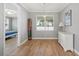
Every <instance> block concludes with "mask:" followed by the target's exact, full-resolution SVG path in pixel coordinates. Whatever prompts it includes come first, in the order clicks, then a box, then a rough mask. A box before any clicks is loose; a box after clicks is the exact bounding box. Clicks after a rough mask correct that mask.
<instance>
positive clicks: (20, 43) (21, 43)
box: [19, 39, 28, 46]
mask: <svg viewBox="0 0 79 59" xmlns="http://www.w3.org/2000/svg"><path fill="white" fill-rule="evenodd" d="M27 40H28V39H26V40H24V42H22V43H20V45H19V46H21V45H23V44H24V43H25V42H26V41H27Z"/></svg>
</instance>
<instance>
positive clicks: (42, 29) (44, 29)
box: [36, 15, 54, 31]
mask: <svg viewBox="0 0 79 59" xmlns="http://www.w3.org/2000/svg"><path fill="white" fill-rule="evenodd" d="M38 16H52V17H53V20H54V15H36V22H37V20H38V19H37V17H38ZM39 28H41V29H39ZM38 29H39V30H38ZM36 31H54V26H53V27H52V29H50V30H49V29H47V28H46V27H45V28H43V27H38V28H37V25H36Z"/></svg>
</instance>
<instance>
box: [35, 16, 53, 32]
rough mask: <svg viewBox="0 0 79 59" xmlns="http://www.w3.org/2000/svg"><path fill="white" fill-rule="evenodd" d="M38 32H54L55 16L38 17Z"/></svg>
mask: <svg viewBox="0 0 79 59" xmlns="http://www.w3.org/2000/svg"><path fill="white" fill-rule="evenodd" d="M36 30H37V31H53V30H54V26H53V16H51V15H39V16H36Z"/></svg>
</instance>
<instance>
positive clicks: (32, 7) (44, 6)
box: [21, 3, 68, 12]
mask: <svg viewBox="0 0 79 59" xmlns="http://www.w3.org/2000/svg"><path fill="white" fill-rule="evenodd" d="M21 5H22V6H23V7H24V8H25V9H26V10H27V11H29V12H60V11H61V10H63V9H64V8H65V7H66V6H67V5H68V3H22V4H21Z"/></svg>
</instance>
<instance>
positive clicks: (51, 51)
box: [14, 40, 74, 56]
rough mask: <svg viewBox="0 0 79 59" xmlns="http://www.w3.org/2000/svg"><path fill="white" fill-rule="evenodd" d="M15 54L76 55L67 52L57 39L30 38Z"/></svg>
mask: <svg viewBox="0 0 79 59" xmlns="http://www.w3.org/2000/svg"><path fill="white" fill-rule="evenodd" d="M14 56H74V53H73V52H71V51H67V52H65V51H64V50H63V48H62V47H61V45H60V44H59V43H58V41H57V40H30V41H27V42H26V43H24V44H23V45H22V46H20V47H18V48H17V49H16V50H15V51H14Z"/></svg>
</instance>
